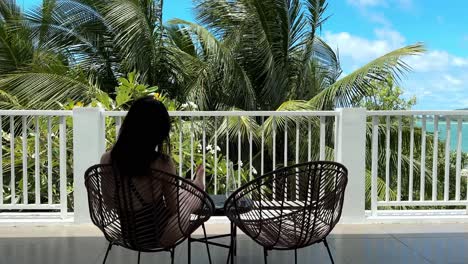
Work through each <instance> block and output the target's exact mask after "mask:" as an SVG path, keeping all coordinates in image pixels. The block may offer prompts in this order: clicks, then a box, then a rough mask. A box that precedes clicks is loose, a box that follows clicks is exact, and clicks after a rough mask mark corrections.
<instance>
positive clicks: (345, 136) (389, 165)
mask: <svg viewBox="0 0 468 264" xmlns="http://www.w3.org/2000/svg"><path fill="white" fill-rule="evenodd" d="M125 114H126V112H122V111H104V110H103V109H100V108H75V109H74V110H73V111H26V110H24V111H23V110H15V111H5V110H2V111H0V116H1V118H0V127H2V132H3V140H2V141H1V142H0V144H2V146H1V148H0V151H1V152H0V159H1V160H0V166H1V167H0V187H1V189H2V190H3V192H2V196H1V197H0V198H1V199H0V210H2V212H9V211H17V212H18V211H19V212H31V211H33V212H36V211H53V212H56V214H57V215H58V216H59V217H61V218H65V217H66V216H67V207H68V211H73V213H74V221H75V222H77V223H81V222H88V221H89V217H88V207H87V205H88V203H87V196H86V190H85V189H84V178H83V175H84V172H85V170H86V169H87V168H88V167H89V166H91V165H93V164H95V163H98V162H99V160H100V156H101V155H102V153H104V151H105V149H106V147H107V148H108V147H109V146H111V144H112V143H113V142H114V141H115V139H116V138H117V131H118V130H119V128H120V126H121V124H122V120H123V117H124V116H125ZM170 115H171V116H172V119H173V120H172V123H173V132H172V135H171V150H172V155H173V158H174V160H175V161H176V164H177V171H178V173H179V174H180V175H185V172H187V171H194V167H195V166H196V165H197V163H201V164H203V165H206V166H207V170H206V174H207V175H206V179H207V181H208V182H207V183H206V186H207V190H208V191H209V192H210V193H214V194H220V193H225V192H229V191H232V190H231V189H232V188H235V187H238V186H240V185H241V184H243V183H245V182H247V181H248V180H250V179H252V178H253V177H255V176H258V175H261V174H263V173H266V172H268V171H271V170H273V169H274V168H278V167H281V166H287V165H292V164H297V163H302V162H305V161H310V160H324V159H325V160H335V161H338V162H341V163H343V164H345V166H347V167H348V170H349V183H348V187H347V190H346V195H345V205H344V210H343V217H342V220H343V222H348V223H349V222H352V223H362V222H365V221H367V220H369V219H374V220H375V219H380V218H379V217H383V216H385V214H386V213H388V212H392V214H393V215H394V216H395V215H397V218H396V219H399V218H398V215H403V214H405V216H408V215H410V216H414V217H415V218H418V217H424V214H423V212H428V213H430V214H434V213H437V214H438V215H439V216H440V215H444V214H445V213H447V214H450V215H451V216H453V215H454V214H457V215H458V216H460V217H462V219H466V216H467V210H466V206H468V201H467V196H468V194H467V193H466V190H467V189H468V187H466V186H464V185H465V184H466V182H467V181H466V178H463V172H464V170H463V169H464V168H462V165H463V157H464V153H465V151H467V152H468V150H465V149H464V148H463V142H464V141H463V139H462V138H463V133H465V134H466V133H468V130H466V131H464V130H463V118H466V117H465V116H468V111H366V110H365V109H338V110H336V111H315V112H309V111H298V112H274V111H267V112H264V111H261V112H258V111H257V112H247V111H245V112H244V111H230V112H204V111H184V112H171V113H170ZM432 120H433V121H432ZM440 120H443V121H444V124H445V128H444V127H443V126H442V125H440V123H441V121H440ZM2 122H3V123H2ZM67 122H68V125H67ZM432 123H433V125H432ZM442 128H444V131H442V130H441V129H442ZM366 129H367V133H366ZM67 131H68V132H67ZM455 132H456V133H455ZM453 133H454V134H453ZM20 135H21V136H20ZM366 135H367V137H366ZM5 144H8V146H6V145H5ZM467 146H468V145H467ZM441 148H443V152H441V151H440V150H441ZM11 150H14V151H11ZM67 152H68V155H67ZM366 153H368V154H370V155H369V156H366ZM439 153H443V155H440V154H439ZM434 157H435V158H434ZM428 163H431V164H432V166H431V169H430V170H429V169H427V168H429V167H428V166H427V165H429V164H428ZM8 164H9V165H8ZM441 164H443V165H442V166H441ZM67 167H69V169H68V170H67ZM442 170H443V173H442V174H441V172H442ZM67 173H68V174H67ZM67 175H68V176H67ZM366 175H368V177H367V178H368V179H370V183H369V184H370V185H367V184H366ZM441 175H442V176H441ZM191 176H192V177H193V175H191ZM441 177H442V178H443V181H440V180H441V179H442V178H441ZM20 178H21V179H20ZM441 182H443V184H441ZM71 183H73V187H72V186H71ZM67 186H68V187H67ZM366 186H370V188H369V189H366ZM71 190H73V195H69V196H70V197H69V196H67V191H68V192H71ZM366 192H369V193H366ZM366 194H369V195H366ZM71 196H72V197H71ZM366 197H367V199H366ZM369 197H370V198H369ZM12 198H13V199H12ZM366 206H368V208H366ZM366 209H369V211H367V212H366ZM416 209H417V211H416ZM421 209H426V210H421ZM447 209H453V210H450V211H449V210H447ZM1 216H2V213H0V218H1Z"/></svg>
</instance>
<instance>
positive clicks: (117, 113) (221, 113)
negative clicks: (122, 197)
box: [103, 111, 339, 117]
mask: <svg viewBox="0 0 468 264" xmlns="http://www.w3.org/2000/svg"><path fill="white" fill-rule="evenodd" d="M103 114H104V116H125V115H126V114H127V111H105V112H103ZM338 114H339V112H337V111H169V115H170V116H189V117H191V116H194V117H197V116H200V117H201V116H337V115H338Z"/></svg>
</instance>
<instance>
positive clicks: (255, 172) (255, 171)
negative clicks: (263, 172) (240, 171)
mask: <svg viewBox="0 0 468 264" xmlns="http://www.w3.org/2000/svg"><path fill="white" fill-rule="evenodd" d="M252 173H253V174H255V175H257V173H258V172H257V170H256V169H255V167H252Z"/></svg>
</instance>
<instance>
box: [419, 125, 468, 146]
mask: <svg viewBox="0 0 468 264" xmlns="http://www.w3.org/2000/svg"><path fill="white" fill-rule="evenodd" d="M415 126H417V127H421V126H422V122H421V120H420V119H418V120H416V121H415ZM457 130H458V121H457V120H452V121H451V122H450V150H452V151H454V150H456V149H457ZM426 131H428V132H434V122H433V121H432V120H427V121H426ZM438 131H439V140H445V139H446V138H447V124H446V122H445V119H439V124H438ZM462 151H463V152H468V122H463V123H462Z"/></svg>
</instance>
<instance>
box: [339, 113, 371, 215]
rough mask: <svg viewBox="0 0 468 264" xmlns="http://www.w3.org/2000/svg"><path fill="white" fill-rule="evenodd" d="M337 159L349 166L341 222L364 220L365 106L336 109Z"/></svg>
mask: <svg viewBox="0 0 468 264" xmlns="http://www.w3.org/2000/svg"><path fill="white" fill-rule="evenodd" d="M337 111H339V113H340V116H339V126H338V153H337V154H338V159H337V160H338V162H340V163H343V164H344V165H345V166H346V167H347V168H348V186H347V188H346V192H345V200H344V205H343V213H342V218H341V219H342V220H341V222H342V223H363V222H364V221H365V218H366V217H365V199H366V196H365V195H366V193H365V192H366V190H365V183H366V182H365V179H366V156H365V155H366V109H364V108H341V109H338V110H337Z"/></svg>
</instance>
